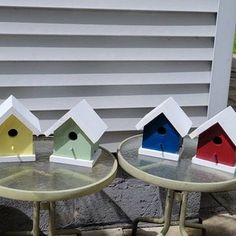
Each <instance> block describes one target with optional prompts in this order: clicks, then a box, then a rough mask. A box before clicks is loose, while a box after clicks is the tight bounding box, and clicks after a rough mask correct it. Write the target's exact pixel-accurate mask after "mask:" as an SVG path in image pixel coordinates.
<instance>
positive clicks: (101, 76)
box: [0, 0, 235, 229]
mask: <svg viewBox="0 0 236 236" xmlns="http://www.w3.org/2000/svg"><path fill="white" fill-rule="evenodd" d="M233 4H235V1H234V0H198V1H196V0H149V1H143V0H130V1H125V0H101V1H97V0H86V1H81V0H78V1H73V0H67V1H65V0H57V1H54V0H44V1H36V0H28V1H25V0H11V1H7V0H2V1H0V26H1V27H0V47H1V53H0V101H3V100H4V99H6V98H7V97H8V96H9V95H10V94H14V95H15V96H16V97H17V98H19V99H20V100H21V101H22V102H23V103H24V104H25V105H26V106H27V107H28V108H29V109H30V110H32V111H33V113H34V114H35V115H36V116H38V117H39V118H40V120H41V123H42V127H43V129H44V130H45V129H47V127H49V126H50V125H51V124H52V123H53V122H55V120H57V119H58V118H60V117H61V116H62V115H64V114H65V112H66V111H68V110H69V109H70V108H71V107H72V106H73V105H75V104H76V103H77V102H79V101H80V100H81V99H82V98H85V99H86V100H87V101H88V102H89V103H90V104H91V105H92V107H93V108H95V110H96V111H97V113H98V114H99V115H100V116H101V117H102V118H103V119H104V121H105V122H106V123H107V124H108V126H109V128H108V132H106V134H105V135H104V136H103V139H102V143H103V144H104V146H105V147H107V148H109V149H110V150H112V151H115V150H116V148H117V145H118V143H119V142H120V141H121V140H123V139H124V138H125V137H128V136H130V135H132V134H135V133H136V131H135V125H136V123H137V122H138V121H139V120H140V119H141V118H142V117H143V116H144V115H145V114H146V113H147V112H149V111H150V110H152V109H153V108H154V107H155V106H157V105H158V104H159V103H161V102H162V101H163V100H165V99H166V98H168V97H169V96H172V97H173V98H174V99H175V100H176V101H177V102H178V103H179V104H180V105H181V106H182V108H183V109H184V111H185V112H186V113H187V114H188V116H190V118H191V119H192V120H193V125H194V126H198V125H199V124H201V123H202V122H204V121H205V120H206V119H207V117H208V116H212V115H213V114H214V113H215V112H216V111H217V110H220V109H222V108H223V107H224V106H225V105H226V101H227V86H228V80H229V77H228V72H229V71H228V70H229V67H230V61H231V60H230V61H229V60H228V58H229V57H230V54H231V52H230V50H231V48H232V46H231V45H232V38H233V31H234V25H235V16H234V12H233V9H235V6H234V5H233ZM219 16H220V17H219ZM224 16H227V17H224ZM228 19H230V20H229V21H228V22H227V23H226V20H228ZM225 25H227V27H225ZM224 31H227V33H226V34H225V33H224ZM216 37H217V38H218V39H217V40H216ZM222 41H224V45H223V46H222V50H221V49H220V48H221V45H222V44H221V42H222ZM216 59H217V63H215V64H214V62H215V61H216ZM223 61H224V63H221V62H223ZM213 64H214V65H213ZM219 70H220V74H219V76H218V73H217V71H218V72H219ZM215 78H217V79H215ZM214 98H217V100H216V101H217V102H214V103H213V101H214ZM44 151H45V145H42V146H41V149H40V153H42V152H44ZM164 195H165V191H164V190H163V189H159V187H157V186H153V185H149V184H147V183H144V182H142V181H139V180H136V179H134V178H132V177H131V176H129V175H127V174H126V173H124V172H122V171H121V170H120V171H119V174H118V176H117V178H116V179H115V181H114V182H113V183H112V184H111V185H110V186H109V187H108V188H106V189H105V190H104V191H102V192H99V193H97V194H94V195H91V196H89V197H84V198H82V199H76V200H71V201H66V202H59V203H58V212H59V214H58V216H59V218H60V220H61V222H62V223H61V224H62V225H64V226H66V225H69V224H72V223H74V224H75V225H79V226H82V225H91V226H93V227H94V226H95V227H96V226H99V225H106V226H108V225H114V224H120V225H124V224H127V223H130V220H132V219H134V218H135V217H137V216H145V215H156V216H160V215H162V214H163V204H164ZM0 202H1V204H2V205H4V206H7V209H10V212H11V210H12V212H13V213H16V209H20V214H9V215H10V216H11V217H12V215H14V216H16V218H17V220H15V222H19V220H24V218H23V217H22V214H23V213H25V214H26V216H27V217H31V216H32V215H31V209H30V206H31V205H30V203H26V202H20V201H12V200H9V199H2V198H1V199H0ZM199 205H200V194H199V193H192V194H191V196H190V199H189V209H188V216H189V217H190V218H196V217H197V216H198V210H199ZM78 208H79V209H80V210H79V211H77V210H78ZM177 210H178V207H177V208H176V209H175V210H174V216H175V219H176V217H177V212H178V211H177ZM12 212H11V213H12ZM22 212H23V213H22ZM68 212H69V213H68ZM18 213H19V212H18ZM72 213H73V214H72ZM42 214H44V215H45V216H47V214H46V213H45V212H43V213H42ZM5 215H6V214H5ZM17 216H20V217H17ZM27 217H26V218H27ZM27 219H28V218H27ZM43 219H44V222H42V227H44V228H45V224H46V217H45V218H43ZM28 220H29V219H28ZM9 222H10V221H9ZM24 222H25V224H21V225H22V227H23V228H25V227H26V226H28V227H29V225H30V221H24ZM27 222H28V224H27ZM7 226H9V228H10V229H13V225H12V221H11V224H10V225H7V224H4V225H1V227H3V228H4V227H7ZM18 228H19V225H18Z"/></svg>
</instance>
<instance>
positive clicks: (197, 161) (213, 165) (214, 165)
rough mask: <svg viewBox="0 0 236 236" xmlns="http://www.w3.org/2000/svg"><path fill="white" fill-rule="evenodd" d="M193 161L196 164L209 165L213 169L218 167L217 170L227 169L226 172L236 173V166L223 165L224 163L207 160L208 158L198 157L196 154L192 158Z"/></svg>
mask: <svg viewBox="0 0 236 236" xmlns="http://www.w3.org/2000/svg"><path fill="white" fill-rule="evenodd" d="M192 163H193V164H196V165H200V166H206V167H209V168H213V169H216V170H221V171H225V172H228V173H235V170H236V166H228V165H223V164H220V163H215V162H211V161H206V160H203V159H201V158H198V157H197V156H194V157H193V158H192Z"/></svg>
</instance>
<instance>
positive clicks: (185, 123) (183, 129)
mask: <svg viewBox="0 0 236 236" xmlns="http://www.w3.org/2000/svg"><path fill="white" fill-rule="evenodd" d="M191 126H192V122H191V120H190V119H189V118H188V116H187V115H186V114H185V113H184V111H183V110H182V109H181V108H180V107H179V105H178V104H177V103H176V102H175V101H174V99H173V98H169V99H167V100H166V101H164V102H163V103H162V104H160V105H159V106H158V107H156V108H155V109H153V110H152V111H151V112H149V113H148V114H147V115H146V116H145V117H144V118H143V119H142V120H141V121H140V122H139V123H138V124H137V125H136V128H137V129H138V130H140V129H142V128H143V140H142V146H141V147H140V148H139V153H140V154H144V155H148V156H155V157H160V158H165V159H169V160H175V161H177V160H179V156H180V154H181V151H182V146H183V137H184V136H185V135H186V134H187V133H188V131H189V129H190V127H191Z"/></svg>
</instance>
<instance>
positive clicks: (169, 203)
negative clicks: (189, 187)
mask: <svg viewBox="0 0 236 236" xmlns="http://www.w3.org/2000/svg"><path fill="white" fill-rule="evenodd" d="M174 199H178V201H179V202H180V203H181V207H180V215H179V231H180V234H181V236H188V233H187V232H186V230H185V227H190V228H196V229H201V230H202V236H206V229H205V227H204V226H203V225H202V224H198V223H188V222H186V221H185V218H186V210H187V203H188V192H180V191H175V190H171V189H168V191H167V195H166V202H165V212H164V217H161V218H152V217H139V218H137V219H135V220H134V222H133V228H132V236H136V233H137V225H138V223H139V222H148V223H157V224H163V223H164V226H163V229H162V230H161V232H160V233H159V234H158V235H159V236H165V235H166V234H167V232H168V230H169V228H170V225H171V213H172V209H173V203H174Z"/></svg>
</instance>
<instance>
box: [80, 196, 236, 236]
mask: <svg viewBox="0 0 236 236" xmlns="http://www.w3.org/2000/svg"><path fill="white" fill-rule="evenodd" d="M200 217H201V218H202V220H203V224H204V225H205V226H206V229H207V236H235V235H236V191H233V192H226V193H214V194H209V193H203V194H202V200H201V209H200ZM161 229H162V227H161V226H160V227H157V226H152V227H148V228H141V229H139V231H138V234H137V236H155V235H157V233H158V232H160V231H161ZM187 232H188V234H189V236H201V232H200V231H199V230H193V229H187ZM82 235H83V236H129V235H131V230H130V229H122V228H115V229H104V230H96V231H84V232H83V234H82ZM166 236H180V234H179V232H178V227H177V226H172V227H171V228H170V230H169V232H168V234H167V235H166Z"/></svg>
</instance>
